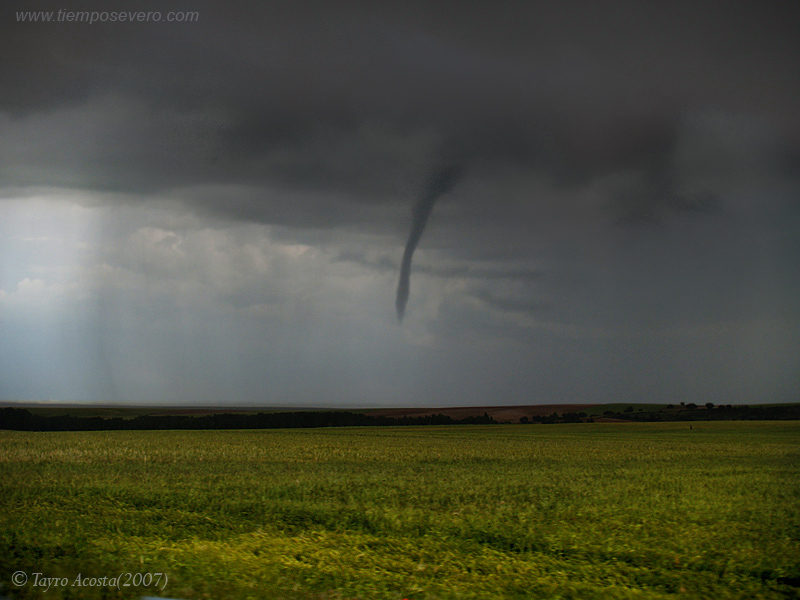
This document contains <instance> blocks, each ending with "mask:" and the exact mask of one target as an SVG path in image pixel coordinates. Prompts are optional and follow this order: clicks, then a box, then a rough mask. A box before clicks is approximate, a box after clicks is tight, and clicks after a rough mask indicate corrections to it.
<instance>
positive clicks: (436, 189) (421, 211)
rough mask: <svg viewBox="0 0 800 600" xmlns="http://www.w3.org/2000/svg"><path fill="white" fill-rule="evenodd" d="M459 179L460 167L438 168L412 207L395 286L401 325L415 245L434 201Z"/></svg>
mask: <svg viewBox="0 0 800 600" xmlns="http://www.w3.org/2000/svg"><path fill="white" fill-rule="evenodd" d="M460 177H461V166H460V165H455V164H448V165H446V166H444V167H442V168H440V169H439V170H437V171H436V172H434V174H433V175H432V177H431V178H430V180H429V181H428V185H427V187H426V189H425V193H424V194H423V195H422V197H421V198H420V199H419V201H418V202H417V203H416V204H415V205H414V209H413V212H412V220H411V231H410V232H409V234H408V241H406V248H405V250H404V251H403V261H402V263H401V265H400V280H399V282H398V284H397V299H396V300H395V306H396V307H397V318H398V319H399V320H400V322H401V323H402V321H403V317H404V316H405V314H406V304H407V303H408V294H409V291H410V288H411V259H412V257H413V256H414V250H416V249H417V244H419V241H420V239H421V238H422V232H423V231H424V230H425V225H426V224H427V223H428V219H429V218H430V216H431V212H432V211H433V205H434V204H436V200H437V199H438V198H439V196H441V195H442V194H446V193H447V192H449V191H450V190H451V189H453V187H454V186H455V185H456V183H457V182H458V180H459V178H460Z"/></svg>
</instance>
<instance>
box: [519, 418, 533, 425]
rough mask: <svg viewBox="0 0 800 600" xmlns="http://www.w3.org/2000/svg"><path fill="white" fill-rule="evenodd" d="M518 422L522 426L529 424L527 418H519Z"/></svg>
mask: <svg viewBox="0 0 800 600" xmlns="http://www.w3.org/2000/svg"><path fill="white" fill-rule="evenodd" d="M519 422H520V423H522V424H524V425H527V424H528V423H530V421H529V420H528V417H520V418H519Z"/></svg>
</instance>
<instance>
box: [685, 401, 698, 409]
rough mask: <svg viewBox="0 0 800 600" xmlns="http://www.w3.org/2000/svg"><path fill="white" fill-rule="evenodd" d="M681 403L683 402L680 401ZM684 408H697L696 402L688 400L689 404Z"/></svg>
mask: <svg viewBox="0 0 800 600" xmlns="http://www.w3.org/2000/svg"><path fill="white" fill-rule="evenodd" d="M681 404H683V402H681ZM686 408H688V409H689V410H694V409H695V408H697V404H695V403H694V402H689V404H687V405H686Z"/></svg>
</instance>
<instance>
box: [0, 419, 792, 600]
mask: <svg viewBox="0 0 800 600" xmlns="http://www.w3.org/2000/svg"><path fill="white" fill-rule="evenodd" d="M798 498H800V423H798V422H794V421H787V422H708V423H706V422H700V423H693V424H692V429H689V425H688V424H685V423H660V424H634V423H626V424H611V423H603V424H575V425H550V426H547V425H531V426H522V425H497V426H455V427H425V428H411V427H407V428H364V429H358V428H352V429H347V428H343V429H316V430H260V431H224V432H219V431H174V432H173V431H167V432H133V431H125V432H94V433H26V432H9V431H0V586H1V587H0V596H3V595H5V596H8V597H11V598H17V597H19V598H40V597H41V598H84V597H85V598H138V597H140V596H143V595H148V594H149V595H159V596H167V597H171V598H187V599H199V598H217V599H228V598H233V599H235V598H287V599H292V598H298V599H301V598H316V599H345V598H347V599H350V598H362V599H365V600H366V599H384V598H385V599H393V600H401V599H403V598H409V599H424V598H442V599H444V598H487V599H488V598H576V599H577V598H580V599H587V598H603V599H606V598H636V599H646V598H671V597H675V598H715V599H724V598H742V599H744V598H776V599H777V598H798V597H800V594H799V593H798V591H799V590H798V586H800V581H799V579H800V559H799V558H798V557H800V510H798V509H799V508H800V503H799V502H798ZM17 571H22V572H25V573H26V574H27V576H28V582H27V583H26V584H25V585H24V586H21V587H20V586H17V585H15V584H14V582H13V577H14V576H12V574H13V573H15V572H17ZM35 573H41V575H39V576H36V575H34V574H35ZM127 573H130V574H136V573H142V574H145V573H151V574H154V573H166V575H167V577H168V583H167V585H166V587H165V588H164V589H163V590H162V589H160V588H161V586H163V585H164V584H163V580H162V581H161V582H160V583H159V586H158V587H156V586H154V585H150V586H149V587H147V586H143V585H141V584H140V585H131V586H129V587H124V586H123V585H120V588H119V589H117V588H115V587H112V586H111V583H108V584H107V585H105V586H102V585H100V583H99V582H96V584H95V585H90V586H89V587H86V586H82V587H78V586H76V585H74V584H75V579H76V577H77V576H78V574H80V575H81V577H83V578H87V577H94V578H98V577H99V578H102V577H103V576H106V577H108V578H112V577H115V576H119V575H120V574H123V576H122V577H121V578H119V579H118V580H117V583H124V582H127V583H136V581H134V579H133V578H132V577H131V576H130V575H124V574H127ZM17 577H18V575H17ZM36 577H39V579H38V581H39V583H40V584H41V583H43V578H45V577H49V578H66V580H65V579H61V580H60V581H59V582H57V584H55V585H51V586H50V587H49V589H48V590H47V591H45V590H44V585H38V586H37V585H33V582H34V580H35V578H36ZM109 581H110V580H109ZM90 583H91V582H90ZM140 583H141V582H140Z"/></svg>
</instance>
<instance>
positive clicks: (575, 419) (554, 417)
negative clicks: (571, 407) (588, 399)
mask: <svg viewBox="0 0 800 600" xmlns="http://www.w3.org/2000/svg"><path fill="white" fill-rule="evenodd" d="M587 416H588V415H587V414H586V413H585V412H579V413H576V412H565V413H564V414H562V415H559V414H558V413H557V412H553V413H552V414H550V415H534V416H532V417H521V418H520V420H519V422H520V423H523V424H525V423H542V424H543V425H551V424H553V423H582V422H584V421H585V420H586V417H587Z"/></svg>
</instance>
